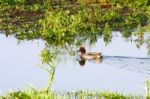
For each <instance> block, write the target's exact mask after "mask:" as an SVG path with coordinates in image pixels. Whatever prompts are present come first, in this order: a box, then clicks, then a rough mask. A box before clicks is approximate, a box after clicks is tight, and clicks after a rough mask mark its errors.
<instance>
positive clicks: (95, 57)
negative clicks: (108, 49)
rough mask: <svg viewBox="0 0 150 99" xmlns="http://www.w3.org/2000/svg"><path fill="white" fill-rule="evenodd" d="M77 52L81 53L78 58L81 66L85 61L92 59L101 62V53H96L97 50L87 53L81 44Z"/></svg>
mask: <svg viewBox="0 0 150 99" xmlns="http://www.w3.org/2000/svg"><path fill="white" fill-rule="evenodd" d="M77 52H80V53H81V54H80V60H78V61H79V64H80V65H81V66H84V65H85V62H86V61H92V60H94V61H95V62H96V63H101V62H102V61H103V58H102V53H98V52H88V53H87V52H86V49H85V47H84V46H81V47H80V49H79V50H78V51H77Z"/></svg>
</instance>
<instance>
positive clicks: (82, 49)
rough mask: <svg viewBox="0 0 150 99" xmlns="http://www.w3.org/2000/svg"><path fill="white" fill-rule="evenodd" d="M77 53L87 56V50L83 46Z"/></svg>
mask: <svg viewBox="0 0 150 99" xmlns="http://www.w3.org/2000/svg"><path fill="white" fill-rule="evenodd" d="M77 52H81V54H85V53H86V49H85V47H84V46H81V47H80V49H79V50H78V51H77Z"/></svg>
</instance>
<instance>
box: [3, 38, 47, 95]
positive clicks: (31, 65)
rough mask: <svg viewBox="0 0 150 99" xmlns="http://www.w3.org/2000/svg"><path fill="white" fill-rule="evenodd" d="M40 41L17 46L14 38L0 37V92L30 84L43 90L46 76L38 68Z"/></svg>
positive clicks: (41, 45) (42, 45)
mask: <svg viewBox="0 0 150 99" xmlns="http://www.w3.org/2000/svg"><path fill="white" fill-rule="evenodd" d="M43 47H44V44H43V43H42V42H41V41H28V42H22V43H20V44H18V42H17V40H16V39H15V38H12V37H9V38H6V37H5V35H0V55H1V57H0V91H3V92H6V91H8V90H16V89H19V88H25V87H26V86H27V85H29V84H32V85H35V86H36V87H41V88H43V87H44V86H45V85H46V84H47V80H48V79H47V78H48V74H47V73H46V72H45V71H43V70H42V69H40V68H39V67H38V64H39V63H40V57H39V54H40V51H41V50H42V48H43Z"/></svg>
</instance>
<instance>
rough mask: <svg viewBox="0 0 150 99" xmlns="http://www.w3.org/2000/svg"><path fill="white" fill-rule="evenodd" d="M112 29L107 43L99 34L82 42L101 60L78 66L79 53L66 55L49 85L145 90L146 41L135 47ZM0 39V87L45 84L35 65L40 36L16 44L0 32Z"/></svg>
mask: <svg viewBox="0 0 150 99" xmlns="http://www.w3.org/2000/svg"><path fill="white" fill-rule="evenodd" d="M115 33H116V34H115V35H116V36H115V37H113V39H112V42H111V43H109V44H107V45H106V44H105V42H104V41H103V39H102V38H99V39H98V40H97V42H96V43H95V44H93V45H89V42H88V40H87V41H86V42H85V43H83V45H85V47H86V48H87V50H88V51H96V52H102V54H103V60H102V62H101V63H96V62H95V60H90V61H86V62H85V65H82V66H81V65H80V64H79V62H78V61H77V60H79V53H76V54H75V55H74V56H71V57H69V58H65V60H64V61H65V62H64V61H62V63H61V62H60V63H59V64H58V65H57V68H56V72H55V75H54V82H53V84H52V89H53V90H59V91H61V90H65V91H73V90H110V91H118V92H123V93H133V94H144V91H145V89H144V81H145V78H147V79H149V77H150V65H149V64H150V59H149V56H148V54H147V52H148V50H147V48H146V45H145V44H144V45H143V46H141V48H139V49H138V48H137V47H136V44H135V43H134V42H131V41H130V40H128V41H127V40H125V39H123V38H122V37H121V35H119V33H117V32H115ZM0 43H1V44H0V49H1V50H0V55H1V57H0V90H1V91H8V90H9V89H18V88H25V87H26V86H27V85H29V84H33V85H34V86H36V87H38V88H39V87H40V88H44V87H45V86H46V85H47V82H48V73H47V72H45V71H44V70H42V69H41V68H39V67H38V66H37V65H38V64H39V63H41V62H40V57H39V55H40V51H41V50H42V49H43V48H44V43H43V42H42V41H41V40H34V41H24V42H21V43H19V44H18V41H17V40H16V39H15V38H13V37H8V38H6V37H5V35H3V34H1V35H0ZM76 49H78V48H76ZM76 49H75V50H74V52H76ZM66 57H67V56H66ZM62 60H63V59H62Z"/></svg>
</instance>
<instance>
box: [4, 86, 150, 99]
mask: <svg viewBox="0 0 150 99" xmlns="http://www.w3.org/2000/svg"><path fill="white" fill-rule="evenodd" d="M1 97H2V99H143V98H144V97H143V96H132V95H123V94H121V93H117V92H108V91H103V92H102V91H89V90H87V91H77V92H75V91H74V92H56V91H50V92H49V93H47V92H45V91H42V90H35V89H34V88H28V89H26V90H24V91H21V90H20V91H17V92H10V93H8V94H6V95H5V96H1ZM146 99H148V97H147V98H146Z"/></svg>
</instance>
